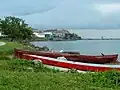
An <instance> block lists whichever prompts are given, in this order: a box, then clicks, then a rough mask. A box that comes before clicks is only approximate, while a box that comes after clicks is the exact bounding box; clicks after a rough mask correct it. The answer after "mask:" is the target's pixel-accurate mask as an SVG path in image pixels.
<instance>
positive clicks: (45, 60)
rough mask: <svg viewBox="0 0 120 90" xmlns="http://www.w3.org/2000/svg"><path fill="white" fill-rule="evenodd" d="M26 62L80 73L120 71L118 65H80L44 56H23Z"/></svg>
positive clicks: (80, 63)
mask: <svg viewBox="0 0 120 90" xmlns="http://www.w3.org/2000/svg"><path fill="white" fill-rule="evenodd" d="M22 58H24V59H26V60H38V61H41V62H42V63H43V64H47V65H51V66H57V67H62V68H68V69H76V70H81V71H93V72H103V71H107V70H120V65H105V64H91V63H82V62H74V61H63V60H58V59H55V58H49V57H44V56H37V55H30V54H23V57H22Z"/></svg>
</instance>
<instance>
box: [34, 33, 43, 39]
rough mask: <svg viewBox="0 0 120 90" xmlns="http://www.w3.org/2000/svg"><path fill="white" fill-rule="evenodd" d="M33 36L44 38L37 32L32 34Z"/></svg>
mask: <svg viewBox="0 0 120 90" xmlns="http://www.w3.org/2000/svg"><path fill="white" fill-rule="evenodd" d="M33 34H34V35H35V36H36V37H39V38H45V35H44V34H40V33H37V32H34V33H33Z"/></svg>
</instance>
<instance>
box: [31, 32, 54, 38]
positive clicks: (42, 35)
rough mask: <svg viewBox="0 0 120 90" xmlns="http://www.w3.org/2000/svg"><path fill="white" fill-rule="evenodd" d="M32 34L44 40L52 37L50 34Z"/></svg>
mask: <svg viewBox="0 0 120 90" xmlns="http://www.w3.org/2000/svg"><path fill="white" fill-rule="evenodd" d="M33 34H34V35H35V36H37V37H39V38H45V37H46V38H50V37H51V36H52V32H42V33H37V32H34V33H33Z"/></svg>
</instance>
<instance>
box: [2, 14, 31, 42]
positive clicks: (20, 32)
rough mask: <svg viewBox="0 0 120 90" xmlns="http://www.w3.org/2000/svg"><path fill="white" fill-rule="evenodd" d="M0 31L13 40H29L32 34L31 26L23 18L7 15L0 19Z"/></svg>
mask: <svg viewBox="0 0 120 90" xmlns="http://www.w3.org/2000/svg"><path fill="white" fill-rule="evenodd" d="M0 31H1V32H2V33H3V34H4V35H7V36H8V38H11V41H13V40H29V39H31V37H32V35H33V31H32V28H31V27H29V26H28V24H26V23H25V21H24V20H23V19H20V18H16V17H12V16H8V17H5V18H4V19H0Z"/></svg>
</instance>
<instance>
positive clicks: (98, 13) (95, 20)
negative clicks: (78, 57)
mask: <svg viewBox="0 0 120 90" xmlns="http://www.w3.org/2000/svg"><path fill="white" fill-rule="evenodd" d="M9 15H12V16H17V17H20V18H23V19H25V20H26V22H27V23H28V24H30V25H32V26H33V27H35V28H38V27H39V28H120V0H0V17H3V16H9Z"/></svg>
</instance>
